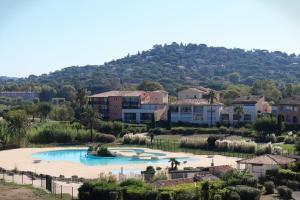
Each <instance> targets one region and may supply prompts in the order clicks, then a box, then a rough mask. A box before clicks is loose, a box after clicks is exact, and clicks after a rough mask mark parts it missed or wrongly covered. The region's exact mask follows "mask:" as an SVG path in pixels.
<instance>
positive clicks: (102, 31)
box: [0, 0, 300, 77]
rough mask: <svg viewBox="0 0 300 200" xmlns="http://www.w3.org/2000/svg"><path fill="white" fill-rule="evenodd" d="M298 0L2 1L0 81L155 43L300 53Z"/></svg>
mask: <svg viewBox="0 0 300 200" xmlns="http://www.w3.org/2000/svg"><path fill="white" fill-rule="evenodd" d="M299 10H300V1H299V0H206V1H202V0H94V1H93V0H0V70H1V71H0V76H17V77H24V76H28V75H30V74H36V75H39V74H42V73H49V72H50V71H55V70H58V69H61V68H63V67H67V66H72V65H86V64H103V62H107V61H110V60H112V59H116V58H121V57H123V56H125V55H127V54H128V53H130V54H135V53H136V52H137V51H141V50H147V49H150V48H151V47H152V46H153V45H154V44H164V43H171V42H173V41H175V42H182V43H205V44H207V45H208V46H225V47H230V48H234V47H239V48H245V49H268V50H281V51H285V52H288V53H293V52H294V53H296V54H300V12H299Z"/></svg>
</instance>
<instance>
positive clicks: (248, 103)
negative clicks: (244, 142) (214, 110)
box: [221, 95, 272, 125]
mask: <svg viewBox="0 0 300 200" xmlns="http://www.w3.org/2000/svg"><path fill="white" fill-rule="evenodd" d="M238 106H241V107H242V108H243V113H242V114H241V116H239V115H238V114H237V113H236V112H235V108H236V107H238ZM271 112H272V107H271V106H270V105H269V103H268V102H267V101H265V98H264V96H254V95H250V96H241V97H238V98H236V99H235V100H234V101H233V103H232V105H231V106H228V107H225V108H224V109H223V110H222V112H221V122H222V123H223V124H231V125H234V124H236V123H237V122H238V120H240V122H243V123H253V122H255V121H256V118H257V115H258V114H259V113H261V114H266V113H268V114H270V113H271ZM239 117H241V118H240V119H239Z"/></svg>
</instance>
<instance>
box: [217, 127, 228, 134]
mask: <svg viewBox="0 0 300 200" xmlns="http://www.w3.org/2000/svg"><path fill="white" fill-rule="evenodd" d="M219 130H220V133H221V134H226V133H227V132H228V131H229V129H228V128H227V127H225V126H221V127H220V128H219Z"/></svg>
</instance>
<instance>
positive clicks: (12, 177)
mask: <svg viewBox="0 0 300 200" xmlns="http://www.w3.org/2000/svg"><path fill="white" fill-rule="evenodd" d="M14 176H15V174H14V173H13V174H12V176H11V179H12V182H13V183H14V182H15V180H14Z"/></svg>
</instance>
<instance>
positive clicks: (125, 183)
mask: <svg viewBox="0 0 300 200" xmlns="http://www.w3.org/2000/svg"><path fill="white" fill-rule="evenodd" d="M120 186H121V187H127V186H138V187H144V186H145V183H144V182H143V181H142V180H137V179H132V178H130V179H127V180H125V181H123V182H121V183H120Z"/></svg>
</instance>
